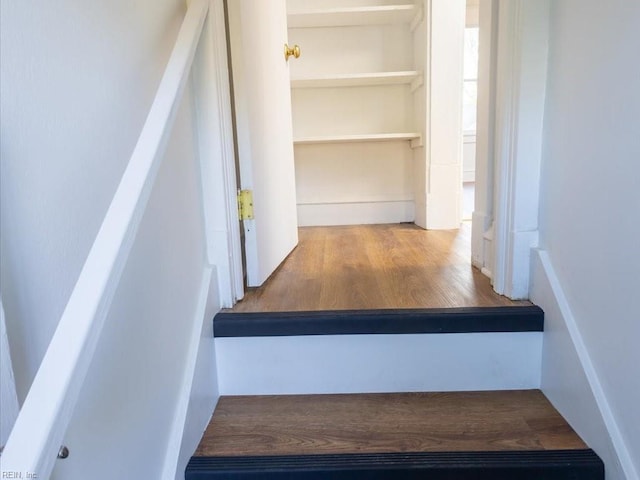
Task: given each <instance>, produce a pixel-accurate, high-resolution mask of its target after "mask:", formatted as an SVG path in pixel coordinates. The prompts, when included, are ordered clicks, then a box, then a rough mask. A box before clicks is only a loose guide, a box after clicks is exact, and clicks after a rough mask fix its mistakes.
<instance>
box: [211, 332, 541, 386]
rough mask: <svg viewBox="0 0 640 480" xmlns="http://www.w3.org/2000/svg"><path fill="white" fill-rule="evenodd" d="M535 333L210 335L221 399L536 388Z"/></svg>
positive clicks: (537, 358)
mask: <svg viewBox="0 0 640 480" xmlns="http://www.w3.org/2000/svg"><path fill="white" fill-rule="evenodd" d="M541 352H542V333H541V332H525V333H465V334H401V335H326V336H313V335H310V336H292V337H243V338H216V355H217V365H218V380H219V388H220V394H221V395H276V394H282V395H285V394H328V393H383V392H428V391H470V390H515V389H537V388H540V365H541Z"/></svg>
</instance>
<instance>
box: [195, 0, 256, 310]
mask: <svg viewBox="0 0 640 480" xmlns="http://www.w3.org/2000/svg"><path fill="white" fill-rule="evenodd" d="M193 83H194V90H195V95H194V98H196V99H197V102H196V104H195V105H194V107H195V110H196V112H197V120H198V121H197V126H198V145H199V153H200V173H201V181H202V200H203V214H204V225H205V234H206V244H207V260H208V262H209V265H215V266H216V269H217V271H218V282H217V283H218V285H219V289H220V301H221V303H222V306H223V307H232V306H233V305H234V304H235V302H236V301H237V300H238V299H241V298H242V297H243V296H244V287H243V279H242V254H241V250H240V248H241V247H240V224H239V221H238V210H237V207H236V173H235V154H234V146H233V124H232V117H231V93H230V86H229V68H228V62H227V39H226V27H225V18H224V3H223V0H212V1H211V2H210V11H209V16H208V19H207V23H206V25H205V30H204V32H203V35H202V38H201V41H200V45H199V47H198V54H197V57H196V59H195V63H194V70H193Z"/></svg>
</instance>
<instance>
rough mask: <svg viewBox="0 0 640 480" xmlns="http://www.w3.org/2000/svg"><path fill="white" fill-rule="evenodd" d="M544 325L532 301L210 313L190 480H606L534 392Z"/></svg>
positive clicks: (597, 463) (591, 455)
mask: <svg viewBox="0 0 640 480" xmlns="http://www.w3.org/2000/svg"><path fill="white" fill-rule="evenodd" d="M542 329H543V312H542V311H541V310H540V309H539V308H538V307H535V306H518V307H495V308H494V307H491V308H457V309H427V310H382V311H347V312H345V311H342V312H286V313H244V314H243V313H220V314H218V315H217V316H216V318H215V319H214V332H215V337H216V352H217V353H216V355H217V365H218V375H219V385H220V393H221V395H222V397H221V398H220V401H219V403H218V406H217V408H216V411H215V413H214V416H213V418H212V421H211V423H210V425H209V427H208V429H207V431H206V432H205V435H204V437H203V439H202V441H201V444H200V446H199V448H198V450H197V452H196V453H195V455H194V456H193V457H192V459H191V461H190V463H189V465H188V466H187V470H186V480H204V479H237V480H244V479H261V480H262V479H265V480H266V479H269V480H280V479H283V480H284V479H327V478H329V479H340V480H342V479H344V480H347V479H349V480H350V479H365V478H366V479H418V478H420V479H422V478H429V479H435V480H440V479H459V480H466V479H474V480H475V479H494V480H495V479H532V480H533V479H536V480H541V479H544V480H568V479H576V480H577V479H581V480H592V479H593V480H596V479H598V480H602V479H604V466H603V464H602V462H601V460H600V459H599V458H598V457H597V455H596V454H595V453H594V452H593V451H592V450H590V449H589V448H588V447H587V446H586V445H585V444H584V442H583V441H582V440H581V439H580V438H579V437H578V436H577V435H576V434H575V432H574V431H573V430H572V429H571V427H570V426H569V425H568V424H567V423H566V422H565V421H564V419H563V418H562V417H561V415H560V414H559V413H558V412H557V411H556V410H555V409H554V408H553V406H552V405H551V404H550V403H549V402H548V401H547V399H546V398H545V397H544V395H543V394H542V393H541V392H540V391H539V390H537V388H538V386H539V375H540V352H541V340H542V339H541V335H542ZM398 392H400V393H398ZM404 392H408V393H404ZM410 392H413V393H410ZM415 392H422V393H415ZM439 392H440V393H439ZM443 392H446V393H443Z"/></svg>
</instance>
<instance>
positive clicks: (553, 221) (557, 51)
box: [540, 0, 640, 478]
mask: <svg viewBox="0 0 640 480" xmlns="http://www.w3.org/2000/svg"><path fill="white" fill-rule="evenodd" d="M551 22H552V23H551V43H550V63H549V83H548V97H547V108H546V117H545V145H544V154H543V167H542V186H541V198H542V205H541V212H540V228H541V237H540V242H541V248H543V249H544V250H546V251H547V253H548V255H549V259H550V263H551V265H552V267H553V269H554V270H555V272H556V274H557V277H558V279H559V283H560V285H562V288H563V290H564V293H565V295H566V300H567V303H568V306H569V307H570V309H571V311H572V312H573V317H574V318H575V322H576V325H577V329H578V330H579V332H580V334H581V336H582V338H583V340H584V346H585V349H586V352H587V353H588V356H589V357H590V359H591V362H592V364H593V373H594V374H595V375H596V376H597V378H599V381H600V382H601V384H602V389H603V392H604V395H605V397H606V400H607V402H608V404H609V406H610V409H611V413H612V419H611V420H612V421H613V422H615V423H616V424H617V426H618V427H619V431H620V440H621V441H622V442H623V443H624V444H626V447H627V449H628V452H629V454H630V459H629V460H628V464H627V477H628V478H638V477H637V472H638V471H639V470H640V416H639V415H638V405H640V375H638V364H639V363H640V355H639V353H638V346H637V343H638V339H639V338H640V316H639V315H638V310H637V301H636V299H637V295H638V292H639V291H640V255H638V245H640V222H639V221H638V220H639V219H640V214H639V213H638V212H640V195H639V194H638V190H639V189H640V161H639V159H640V135H639V132H640V130H639V129H638V125H639V115H640V89H639V88H638V79H639V78H640V62H638V51H639V49H640V37H638V31H637V26H638V24H640V3H638V2H629V1H625V0H612V1H610V2H601V1H598V0H564V1H557V2H556V1H554V2H552V12H551ZM540 300H541V301H547V300H549V299H548V295H543V296H541V297H540ZM553 353H555V354H559V353H561V352H550V351H549V350H547V351H546V352H545V355H551V354H553ZM574 373H575V372H574V371H571V369H568V370H567V371H566V372H565V375H563V376H560V378H558V377H553V378H552V377H550V376H548V375H547V376H545V378H543V387H544V388H545V389H546V390H547V391H553V394H554V395H553V397H554V399H555V402H556V404H557V405H558V406H559V407H560V409H561V410H562V411H565V412H570V411H571V410H572V409H574V405H575V402H573V401H571V399H572V398H573V395H574V394H575V392H574V391H573V386H574V385H575V384H574V382H571V381H569V380H570V379H571V377H572V376H573V375H574ZM577 421H578V422H582V423H583V424H584V425H586V424H588V422H590V421H592V419H589V418H588V417H586V416H584V417H582V418H578V419H577ZM584 425H583V426H584ZM611 425H612V424H611V422H610V423H609V426H611ZM587 440H589V439H587ZM614 440H615V439H614ZM622 461H623V462H624V458H622ZM631 464H632V465H633V466H634V467H635V470H636V474H635V475H636V476H633V475H630V472H632V470H633V467H629V465H631ZM610 478H622V477H614V476H611V477H610Z"/></svg>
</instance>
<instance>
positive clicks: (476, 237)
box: [471, 0, 499, 273]
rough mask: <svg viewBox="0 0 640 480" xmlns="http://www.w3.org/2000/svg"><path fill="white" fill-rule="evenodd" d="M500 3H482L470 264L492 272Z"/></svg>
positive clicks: (490, 0)
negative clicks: (490, 232) (488, 233)
mask: <svg viewBox="0 0 640 480" xmlns="http://www.w3.org/2000/svg"><path fill="white" fill-rule="evenodd" d="M498 5H499V3H498V1H497V0H482V1H481V2H480V52H479V53H480V61H479V70H478V128H477V132H476V186H475V206H474V212H473V221H472V229H471V262H472V264H473V265H474V266H475V267H477V268H479V269H481V270H482V269H484V272H486V273H489V272H490V270H491V268H493V265H492V258H491V254H490V249H491V248H492V245H491V240H488V239H487V232H489V230H490V228H491V223H492V221H493V183H494V182H493V177H494V159H495V149H494V142H495V120H496V119H495V108H494V107H495V104H496V57H497V49H498Z"/></svg>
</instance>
